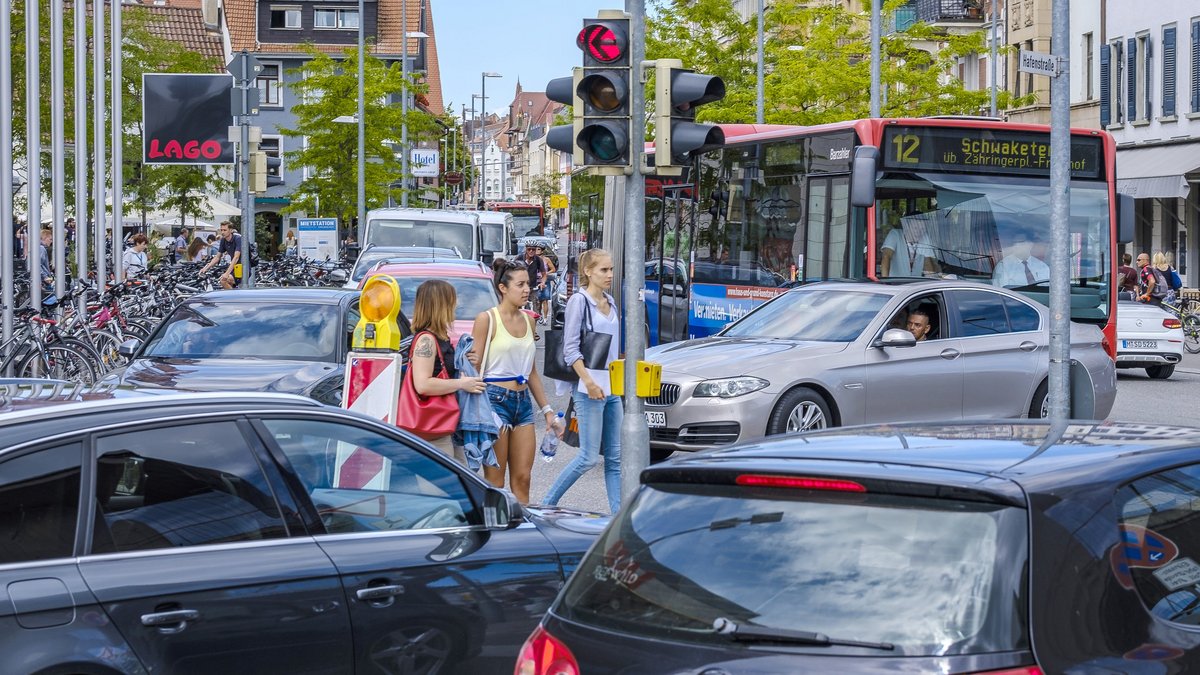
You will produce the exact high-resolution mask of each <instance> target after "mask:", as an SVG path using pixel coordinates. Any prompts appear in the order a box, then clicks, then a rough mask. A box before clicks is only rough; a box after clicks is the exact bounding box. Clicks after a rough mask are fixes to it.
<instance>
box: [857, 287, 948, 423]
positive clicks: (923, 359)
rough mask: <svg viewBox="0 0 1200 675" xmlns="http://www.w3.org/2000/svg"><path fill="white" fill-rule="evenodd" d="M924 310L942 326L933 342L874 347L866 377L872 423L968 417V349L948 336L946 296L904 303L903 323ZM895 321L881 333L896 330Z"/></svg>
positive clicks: (868, 351)
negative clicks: (912, 312)
mask: <svg viewBox="0 0 1200 675" xmlns="http://www.w3.org/2000/svg"><path fill="white" fill-rule="evenodd" d="M918 307H920V308H923V309H926V311H927V312H928V313H929V314H931V317H930V318H931V319H933V320H935V321H936V325H935V326H934V330H933V331H932V332H931V333H930V334H929V337H928V338H926V339H925V340H922V341H920V342H918V343H916V344H915V345H913V346H912V347H882V346H875V343H871V344H868V345H867V347H866V356H865V358H864V363H865V366H866V367H865V371H866V384H865V388H866V397H865V398H866V402H867V403H866V408H865V418H866V419H864V420H863V421H864V422H866V423H868V424H869V423H872V422H915V421H928V420H949V419H958V418H959V417H960V416H961V415H962V397H963V389H964V377H965V372H964V370H963V359H962V344H961V341H960V340H959V339H958V338H957V337H953V336H948V335H947V334H946V330H945V328H946V323H947V319H946V312H945V302H944V300H943V299H942V296H941V294H940V293H929V294H924V295H920V296H917V297H914V298H912V299H911V300H909V301H908V302H906V303H904V305H903V306H902V307H901V309H900V311H899V313H897V314H896V316H897V317H900V318H901V322H900V324H899V325H900V327H903V325H904V324H903V318H904V317H903V316H901V315H907V313H908V311H909V309H916V308H918ZM894 322H895V318H893V319H892V320H890V321H888V322H887V324H886V325H884V326H882V327H880V328H879V329H878V330H877V335H881V334H882V333H883V331H884V330H886V329H887V328H891V327H893V323H894Z"/></svg>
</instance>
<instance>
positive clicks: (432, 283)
mask: <svg viewBox="0 0 1200 675" xmlns="http://www.w3.org/2000/svg"><path fill="white" fill-rule="evenodd" d="M457 305H458V296H457V294H456V293H455V292H454V286H451V285H450V284H449V283H447V282H445V281H442V280H440V279H430V280H429V281H426V282H424V283H422V284H421V285H420V286H418V287H417V294H416V297H415V298H414V299H413V318H412V329H413V334H414V335H416V337H415V338H414V341H413V348H412V360H411V361H410V363H409V364H408V367H409V368H412V375H413V387H414V388H415V389H416V390H417V393H418V394H420V395H421V396H445V395H446V394H453V393H455V392H458V391H469V392H471V393H473V394H480V393H483V389H484V384H483V378H479V377H459V376H458V370H457V369H456V368H455V367H454V345H452V344H450V326H451V325H452V324H453V323H454V308H455V307H456V306H457ZM443 372H444V373H445V375H446V377H445V378H442V377H438V374H439V373H443ZM450 436H451V434H446V435H445V436H441V437H439V438H426V439H425V440H427V441H429V442H430V443H431V444H432V445H433V447H435V448H437V449H438V450H441V451H442V452H444V453H446V456H447V457H454V458H455V459H457V460H458V461H460V462H462V463H463V464H466V457H464V456H463V455H462V453H461V452H458V453H455V450H454V444H453V443H451V442H450Z"/></svg>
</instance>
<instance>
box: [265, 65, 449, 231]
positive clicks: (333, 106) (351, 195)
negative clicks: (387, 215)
mask: <svg viewBox="0 0 1200 675" xmlns="http://www.w3.org/2000/svg"><path fill="white" fill-rule="evenodd" d="M305 51H306V53H307V54H308V55H309V56H310V57H311V60H310V61H308V62H306V63H305V65H304V67H303V69H301V70H300V73H301V74H303V76H304V77H302V78H301V79H300V80H298V81H297V82H295V83H294V84H291V85H289V87H290V89H291V91H292V92H293V93H294V94H295V95H296V97H297V99H298V100H299V102H298V103H296V104H295V105H293V106H292V113H293V114H294V115H295V117H296V122H295V126H294V127H292V128H287V129H280V133H282V134H283V135H285V136H289V137H291V138H307V139H308V143H307V146H306V147H304V148H302V149H300V150H294V151H291V152H288V153H286V154H285V158H286V161H287V162H288V165H289V166H291V167H293V168H297V169H299V168H306V169H308V177H307V178H305V179H304V180H302V181H301V182H300V184H299V185H297V186H296V187H295V189H294V190H293V191H292V193H291V195H290V198H291V203H290V204H289V205H288V206H287V207H286V208H285V211H286V212H297V211H304V212H307V213H318V212H319V213H322V214H327V215H331V216H335V217H337V218H339V219H340V220H341V221H342V223H344V224H348V223H349V222H350V219H351V218H352V217H353V216H355V215H356V213H357V200H358V159H357V157H356V153H357V148H358V125H357V124H346V123H342V122H334V120H335V119H336V118H338V117H342V116H351V117H354V116H356V115H357V113H358V69H357V64H358V50H357V49H356V48H349V49H347V50H345V52H343V54H342V58H340V59H338V58H334V57H332V56H330V55H329V54H326V53H324V52H322V51H320V50H318V49H316V48H315V47H312V46H307V47H305ZM363 70H364V85H363V92H364V97H363V100H364V107H365V115H364V122H365V123H364V135H365V147H366V175H365V180H364V186H365V192H366V201H367V203H366V208H367V210H370V209H373V208H378V207H380V206H383V205H385V204H386V203H387V202H388V201H389V196H390V198H391V201H393V202H396V203H398V202H399V201H400V194H401V190H402V188H401V187H400V186H399V181H400V179H401V160H400V157H399V156H398V155H397V153H396V151H394V150H393V149H392V144H395V143H399V142H400V138H401V128H402V127H403V122H404V120H405V117H404V114H403V112H402V111H401V106H400V105H399V104H393V103H386V101H390V100H392V99H393V98H394V97H398V96H399V95H400V94H401V93H402V92H403V91H405V90H406V89H407V90H408V91H409V92H410V95H413V94H418V93H421V92H422V91H423V90H424V87H423V85H419V84H416V83H414V82H413V81H412V74H411V73H410V75H409V81H408V82H405V80H404V77H403V74H402V72H401V65H400V63H393V64H390V65H386V64H384V63H383V62H382V61H381V60H379V59H378V58H376V57H374V56H372V55H369V54H368V55H367V57H366V59H365V60H364V66H363ZM407 121H408V139H409V143H410V145H414V147H415V141H417V140H418V139H421V138H426V139H429V138H432V139H437V138H439V137H440V135H441V127H439V125H438V124H437V121H436V120H435V118H434V117H433V116H431V115H428V114H426V113H425V112H422V111H421V110H419V109H417V108H416V107H415V106H414V107H411V108H410V109H409V112H408V117H407ZM392 185H395V187H391V186H392ZM318 206H319V207H320V208H319V209H318V208H317V207H318Z"/></svg>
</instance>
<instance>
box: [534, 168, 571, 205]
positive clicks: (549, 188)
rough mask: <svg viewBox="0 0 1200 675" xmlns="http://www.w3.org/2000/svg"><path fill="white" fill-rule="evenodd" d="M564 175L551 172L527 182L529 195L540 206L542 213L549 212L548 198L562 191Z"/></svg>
mask: <svg viewBox="0 0 1200 675" xmlns="http://www.w3.org/2000/svg"><path fill="white" fill-rule="evenodd" d="M565 175H566V174H563V173H561V172H559V171H553V170H552V171H550V173H544V174H541V175H538V176H534V177H533V178H532V179H531V180H530V181H529V194H531V195H533V196H534V197H535V198H536V199H537V202H538V203H539V204H541V205H542V210H543V211H549V210H550V196H551V195H556V194H559V193H560V192H561V191H562V179H563V176H565Z"/></svg>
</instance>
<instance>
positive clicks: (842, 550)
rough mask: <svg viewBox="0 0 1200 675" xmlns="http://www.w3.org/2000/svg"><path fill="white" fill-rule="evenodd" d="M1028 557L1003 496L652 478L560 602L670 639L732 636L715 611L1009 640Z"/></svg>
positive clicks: (933, 637) (896, 639)
mask: <svg viewBox="0 0 1200 675" xmlns="http://www.w3.org/2000/svg"><path fill="white" fill-rule="evenodd" d="M698 552H702V553H698ZM1026 557H1027V553H1026V526H1025V517H1024V511H1023V510H1022V509H1017V508H1012V507H1006V506H999V505H995V504H981V503H974V502H964V501H950V500H942V499H931V498H926V497H912V496H897V495H883V494H860V493H854V494H848V493H832V492H830V493H822V492H814V491H808V490H795V489H788V490H784V489H761V488H760V489H747V488H737V487H725V486H696V485H688V486H670V485H666V486H663V485H658V486H648V487H646V488H644V489H643V490H642V491H641V492H640V493H639V495H638V497H637V499H636V500H635V502H634V503H633V504H632V505H631V506H630V507H629V508H628V509H625V510H623V511H622V513H621V515H620V516H619V517H618V519H617V520H615V521H614V522H613V523H612V525H610V526H609V528H608V529H607V530H606V531H605V533H604V534H603V535H602V536H601V538H600V541H599V542H598V543H597V544H596V545H595V546H593V547H592V548H591V550H590V551H589V553H588V555H587V557H586V558H585V559H584V561H583V562H582V564H580V566H579V567H578V569H577V571H576V572H575V574H574V576H572V577H571V580H570V581H569V582H568V584H567V587H566V589H565V590H564V593H563V594H562V596H560V600H559V602H558V605H557V606H556V608H555V613H556V614H558V615H560V616H563V617H564V618H566V619H568V620H572V621H578V622H581V623H585V624H589V625H593V626H597V627H602V628H606V629H612V630H617V631H623V632H629V633H634V634H637V635H640V636H646V637H650V638H661V639H668V640H671V641H675V642H694V643H704V644H712V643H722V644H729V638H727V637H726V636H725V635H722V634H719V633H718V632H717V631H715V630H714V628H713V626H714V622H716V621H717V620H718V619H721V618H723V619H727V620H730V621H733V622H735V623H737V624H739V625H745V624H753V625H756V626H764V627H768V628H779V629H787V630H792V631H814V632H819V633H823V634H825V635H827V636H829V637H830V638H831V639H836V640H857V641H865V642H886V643H891V644H893V645H895V649H894V650H890V651H887V652H881V651H875V650H871V651H870V652H869V653H871V654H873V655H885V654H886V655H888V656H934V655H958V654H974V653H985V652H996V651H1012V650H1019V649H1026V648H1028V640H1027V637H1026V630H1025V625H1024V624H1025V605H1026V602H1025V600H1024V593H1023V588H1024V586H1023V584H1022V574H1023V569H1024V567H1025V565H1024V564H1023V561H1025V560H1026ZM779 648H780V649H785V650H796V649H801V650H804V649H817V650H820V652H821V653H830V650H833V651H834V652H840V651H850V652H858V651H860V650H862V649H863V648H861V647H852V646H822V647H808V646H796V645H788V646H786V647H779ZM864 653H866V652H864Z"/></svg>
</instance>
